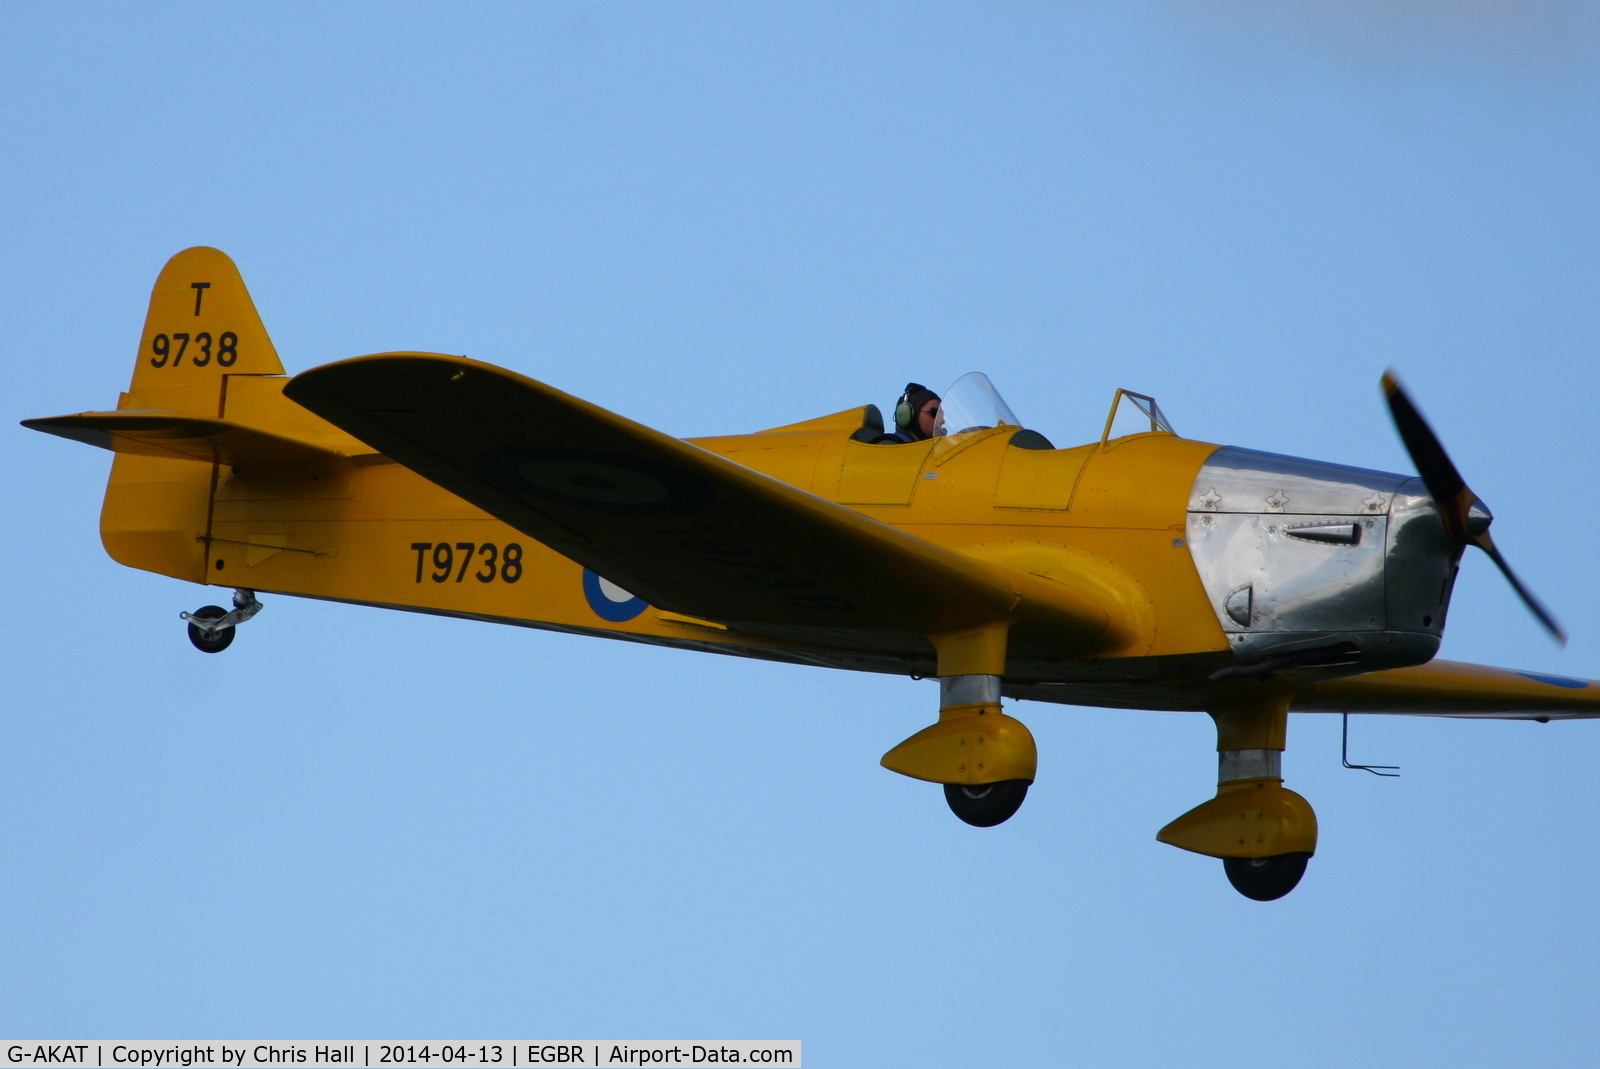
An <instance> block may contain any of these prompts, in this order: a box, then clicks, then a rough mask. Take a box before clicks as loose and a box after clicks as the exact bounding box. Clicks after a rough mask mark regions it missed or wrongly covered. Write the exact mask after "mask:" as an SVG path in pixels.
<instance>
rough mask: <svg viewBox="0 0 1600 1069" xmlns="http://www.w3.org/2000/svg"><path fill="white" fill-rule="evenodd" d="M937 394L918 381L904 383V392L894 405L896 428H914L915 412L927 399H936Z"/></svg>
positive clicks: (903, 429)
mask: <svg viewBox="0 0 1600 1069" xmlns="http://www.w3.org/2000/svg"><path fill="white" fill-rule="evenodd" d="M938 399H939V395H938V394H936V393H934V392H933V391H932V390H930V389H928V388H927V387H926V386H924V385H922V383H920V382H908V383H906V389H905V392H904V393H902V394H901V395H900V401H899V403H898V404H896V405H895V406H894V425H895V428H896V429H897V430H901V431H912V430H915V429H916V428H915V426H914V425H913V424H914V421H915V420H916V418H917V412H918V411H919V410H920V409H921V408H922V406H923V405H925V404H927V403H928V402H929V401H937V400H938Z"/></svg>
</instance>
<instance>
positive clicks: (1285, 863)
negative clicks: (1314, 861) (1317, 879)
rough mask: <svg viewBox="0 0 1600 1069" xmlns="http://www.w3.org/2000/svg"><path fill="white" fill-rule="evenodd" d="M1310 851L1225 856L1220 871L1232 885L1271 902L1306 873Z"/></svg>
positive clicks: (1240, 891) (1252, 895) (1246, 895)
mask: <svg viewBox="0 0 1600 1069" xmlns="http://www.w3.org/2000/svg"><path fill="white" fill-rule="evenodd" d="M1310 860H1311V855H1310V854H1275V855H1273V856H1272V857H1225V858H1223V859H1222V871H1224V872H1226V873H1227V874H1228V882H1229V883H1231V884H1233V889H1234V890H1235V891H1238V892H1239V893H1240V894H1242V895H1244V896H1245V897H1246V898H1253V899H1255V900H1256V901H1257V902H1271V901H1272V900H1273V899H1275V898H1282V897H1283V896H1284V895H1286V894H1288V893H1289V892H1290V891H1293V890H1294V888H1295V885H1296V884H1297V883H1299V882H1300V877H1302V876H1304V875H1305V874H1306V862H1307V861H1310Z"/></svg>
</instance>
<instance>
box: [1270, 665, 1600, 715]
mask: <svg viewBox="0 0 1600 1069" xmlns="http://www.w3.org/2000/svg"><path fill="white" fill-rule="evenodd" d="M1290 708H1291V709H1292V710H1293V711H1295V712H1297V713H1402V714H1410V715H1413V716H1461V717H1484V718H1488V719H1496V720H1500V719H1504V720H1576V719H1584V718H1589V717H1600V681H1596V680H1593V679H1573V678H1571V677H1569V676H1556V675H1549V674H1547V673H1544V672H1518V671H1514V670H1512V669H1509V668H1490V667H1488V666H1486V665H1481V664H1463V663H1462V662H1460V661H1430V662H1429V663H1427V664H1419V665H1417V666H1416V667H1414V668H1391V669H1389V670H1388V671H1384V672H1373V673H1371V674H1370V675H1364V676H1350V677H1347V678H1345V679H1332V680H1328V681H1327V682H1325V683H1318V684H1316V686H1314V687H1313V688H1312V689H1311V690H1310V691H1308V692H1306V693H1303V694H1299V695H1296V696H1295V699H1294V703H1293V704H1292V705H1291V706H1290Z"/></svg>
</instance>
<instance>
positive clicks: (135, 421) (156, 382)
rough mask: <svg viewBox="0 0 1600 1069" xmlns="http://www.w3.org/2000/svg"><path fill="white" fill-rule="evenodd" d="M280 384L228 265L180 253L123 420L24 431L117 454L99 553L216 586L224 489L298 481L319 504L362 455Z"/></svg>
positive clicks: (92, 419)
mask: <svg viewBox="0 0 1600 1069" xmlns="http://www.w3.org/2000/svg"><path fill="white" fill-rule="evenodd" d="M287 381H289V380H288V378H287V377H286V376H284V374H283V364H282V363H280V362H279V360H278V353H277V350H275V349H274V348H273V347H272V339H271V338H269V337H267V331H266V328H265V327H263V326H262V325H261V317H260V316H259V315H257V314H256V308H255V304H254V303H253V302H252V301H251V300H250V294H249V293H248V292H247V291H246V290H245V288H244V280H243V279H242V278H240V277H239V270H238V268H236V267H234V265H233V261H232V260H230V259H228V257H227V256H225V255H224V254H223V253H221V252H219V251H218V250H216V249H208V248H203V247H200V248H193V249H185V250H184V251H182V252H180V253H178V255H176V256H174V257H173V258H172V259H170V260H168V261H167V266H166V267H164V268H162V269H161V275H160V276H159V277H158V278H157V279H156V285H155V290H154V292H152V293H151V294H150V312H149V315H148V316H147V317H146V318H145V323H144V334H143V335H142V336H141V337H140V339H139V355H138V359H137V362H136V363H135V364H134V369H133V382H132V384H131V385H130V386H129V387H128V392H127V393H124V394H123V395H122V397H121V399H120V400H119V401H118V403H117V411H116V412H80V413H78V414H76V415H70V416H54V417H51V418H48V419H33V420H24V421H23V425H24V426H27V427H31V428H33V429H34V430H39V431H44V432H46V433H49V434H56V435H60V436H61V437H63V438H71V439H74V440H76V441H80V442H87V443H88V444H90V445H97V446H100V447H102V448H105V449H110V450H112V451H114V452H115V453H116V454H117V455H116V459H115V460H114V461H113V462H112V466H111V479H110V481H109V482H108V483H107V484H106V497H105V505H104V507H103V508H102V509H101V511H100V541H101V543H102V544H104V546H105V547H106V552H107V553H109V554H110V555H111V557H112V559H113V560H116V561H118V562H120V563H122V564H126V565H128V566H129V567H130V568H142V569H144V570H146V571H151V572H159V573H161V574H163V575H170V576H174V577H176V578H179V579H188V580H191V581H193V582H197V583H206V582H212V583H217V582H224V581H225V579H224V576H223V575H222V574H221V573H222V571H223V565H224V561H223V559H222V558H220V557H219V558H215V559H213V558H212V557H211V555H210V554H209V552H208V547H209V545H210V543H211V539H212V536H211V524H212V520H213V515H212V504H213V501H214V499H215V498H216V495H217V491H218V488H219V486H221V485H223V480H229V485H231V481H232V480H234V479H236V478H238V477H240V476H246V479H247V481H248V473H250V472H259V471H268V472H270V471H278V472H279V473H280V474H281V473H282V471H284V470H289V469H293V470H294V471H295V472H296V473H297V477H301V478H300V484H297V485H300V486H301V490H300V492H302V493H304V492H309V491H306V490H305V489H304V486H308V485H315V486H316V489H317V491H318V492H320V493H321V494H322V495H323V496H326V494H327V493H328V492H329V488H330V487H333V486H339V487H341V488H342V489H341V492H343V491H344V490H348V486H349V483H348V480H341V479H340V478H334V479H332V480H329V479H327V478H326V476H328V475H330V474H332V475H335V476H338V475H340V474H341V473H342V472H344V471H345V469H347V468H348V464H347V462H346V460H345V458H346V457H348V456H351V455H354V454H357V453H365V452H369V451H370V450H369V449H368V448H367V447H366V446H364V445H363V444H362V443H361V442H359V441H357V440H356V439H354V438H351V437H350V436H349V435H348V434H345V433H344V432H343V431H340V430H338V429H337V428H335V427H334V426H333V425H332V424H329V423H327V422H326V421H324V420H322V419H320V418H318V417H316V416H314V415H312V414H311V413H310V412H309V411H307V410H306V409H304V408H301V407H300V406H299V405H296V404H294V403H293V402H291V401H289V400H287V399H286V398H284V396H283V392H282V391H283V384H284V383H286V382H287ZM197 462H198V463H197ZM224 466H226V467H227V468H230V469H232V470H231V471H225V470H224ZM306 469H309V470H306ZM304 476H309V481H308V480H306V479H305V478H303V477H304ZM268 478H269V479H270V476H268ZM291 481H293V480H291ZM280 482H281V480H280ZM285 485H286V484H285ZM275 492H278V493H280V494H281V493H283V492H285V489H284V485H278V486H277V488H276V491H275ZM269 496H270V495H269ZM291 496H292V495H291ZM269 537H281V536H269ZM279 544H280V545H281V544H282V543H281V542H280V543H279ZM247 561H248V556H247ZM231 578H232V576H229V577H228V579H231Z"/></svg>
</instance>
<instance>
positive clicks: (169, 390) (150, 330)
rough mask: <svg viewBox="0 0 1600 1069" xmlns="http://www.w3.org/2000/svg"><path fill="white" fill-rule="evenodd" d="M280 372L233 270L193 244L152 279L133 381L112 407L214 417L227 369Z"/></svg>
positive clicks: (258, 318) (220, 258) (252, 304)
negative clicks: (151, 409) (193, 246)
mask: <svg viewBox="0 0 1600 1069" xmlns="http://www.w3.org/2000/svg"><path fill="white" fill-rule="evenodd" d="M282 374H283V363H282V362H281V361H280V360H279V359H278V351H277V350H276V349H274V348H273V347H272V339H271V338H269V337H268V336H267V328H266V327H264V326H262V324H261V316H260V315H259V314H257V312H256V306H255V302H254V301H252V300H251V299H250V293H249V291H248V290H246V289H245V287H244V279H243V278H241V277H240V275H239V269H238V268H237V267H235V266H234V265H233V261H232V260H230V259H229V258H228V256H227V254H226V253H223V252H221V251H220V250H218V249H212V248H207V247H205V246H203V245H202V246H196V247H195V248H192V249H184V250H183V251H182V252H180V253H178V255H176V256H174V257H173V258H172V259H170V260H168V261H167V266H166V267H163V268H162V269H161V274H160V276H159V277H158V278H157V279H156V285H155V289H154V290H153V291H152V292H151V294H150V311H149V313H148V314H147V315H146V316H145V321H144V334H143V336H141V337H140V339H139V358H138V362H137V363H136V364H135V365H134V368H133V382H132V384H131V385H130V386H129V387H128V395H127V396H125V397H124V398H123V399H122V403H121V404H119V405H118V406H117V407H118V408H123V409H128V408H141V409H150V408H155V409H164V410H167V411H171V412H184V413H188V414H190V415H195V416H207V417H216V416H219V415H221V412H222V399H223V388H224V386H225V383H226V377H227V376H229V375H282Z"/></svg>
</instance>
